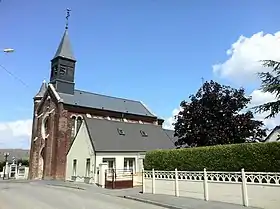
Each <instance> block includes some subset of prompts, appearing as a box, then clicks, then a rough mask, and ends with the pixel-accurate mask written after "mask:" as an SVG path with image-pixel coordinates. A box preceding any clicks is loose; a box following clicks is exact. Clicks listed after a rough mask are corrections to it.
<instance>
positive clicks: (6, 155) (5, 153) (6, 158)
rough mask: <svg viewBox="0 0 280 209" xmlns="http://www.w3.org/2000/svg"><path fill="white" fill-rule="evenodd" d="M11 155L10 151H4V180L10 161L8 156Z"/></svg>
mask: <svg viewBox="0 0 280 209" xmlns="http://www.w3.org/2000/svg"><path fill="white" fill-rule="evenodd" d="M9 155H10V153H8V152H4V158H5V165H4V169H3V180H4V179H5V174H6V166H7V161H8V157H9Z"/></svg>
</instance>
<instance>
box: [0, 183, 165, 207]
mask: <svg viewBox="0 0 280 209" xmlns="http://www.w3.org/2000/svg"><path fill="white" fill-rule="evenodd" d="M19 208H20V209H92V208H94V209H105V208H106V209H111V208H113V209H143V208H149V209H163V208H162V207H158V206H154V205H150V204H145V203H141V202H136V201H133V200H127V199H123V198H120V197H116V196H113V195H108V194H101V193H99V192H98V190H97V191H96V192H94V191H93V190H92V191H86V190H78V189H73V188H65V187H57V186H56V187H55V186H50V185H44V184H32V183H12V182H9V183H4V182H1V183H0V209H19Z"/></svg>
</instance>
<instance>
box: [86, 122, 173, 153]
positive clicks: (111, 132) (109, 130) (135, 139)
mask: <svg viewBox="0 0 280 209" xmlns="http://www.w3.org/2000/svg"><path fill="white" fill-rule="evenodd" d="M85 121H86V125H87V128H88V131H89V134H90V137H91V140H92V142H93V146H94V148H95V150H96V151H149V150H155V149H172V148H175V146H174V143H173V142H172V140H171V139H170V138H169V137H168V135H167V134H166V133H165V132H164V130H163V129H162V128H161V127H160V126H157V125H153V124H138V123H126V122H118V121H110V120H101V119H93V118H87V117H85ZM118 129H121V130H123V131H124V133H125V135H120V134H119V132H118ZM141 130H142V131H145V132H146V134H147V137H143V136H142V135H141V133H140V131H141Z"/></svg>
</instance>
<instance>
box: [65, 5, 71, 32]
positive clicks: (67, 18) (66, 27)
mask: <svg viewBox="0 0 280 209" xmlns="http://www.w3.org/2000/svg"><path fill="white" fill-rule="evenodd" d="M70 12H71V10H70V9H68V8H67V9H66V26H65V29H68V24H69V17H70Z"/></svg>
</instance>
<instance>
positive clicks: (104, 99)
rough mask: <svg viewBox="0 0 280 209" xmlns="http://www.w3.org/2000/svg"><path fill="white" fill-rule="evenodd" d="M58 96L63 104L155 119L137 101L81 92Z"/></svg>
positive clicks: (76, 91)
mask: <svg viewBox="0 0 280 209" xmlns="http://www.w3.org/2000/svg"><path fill="white" fill-rule="evenodd" d="M58 94H59V96H60V97H61V98H62V99H63V103H64V104H69V105H74V106H80V107H88V108H95V109H101V110H102V109H104V110H109V111H115V112H122V113H130V114H135V115H143V116H150V117H156V116H155V115H153V114H152V113H151V112H150V111H149V110H148V109H147V108H146V107H145V106H144V105H143V104H142V103H141V102H139V101H133V100H128V99H122V98H117V97H111V96H106V95H101V94H95V93H91V92H86V91H81V90H75V91H74V95H71V94H65V93H59V92H58Z"/></svg>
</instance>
